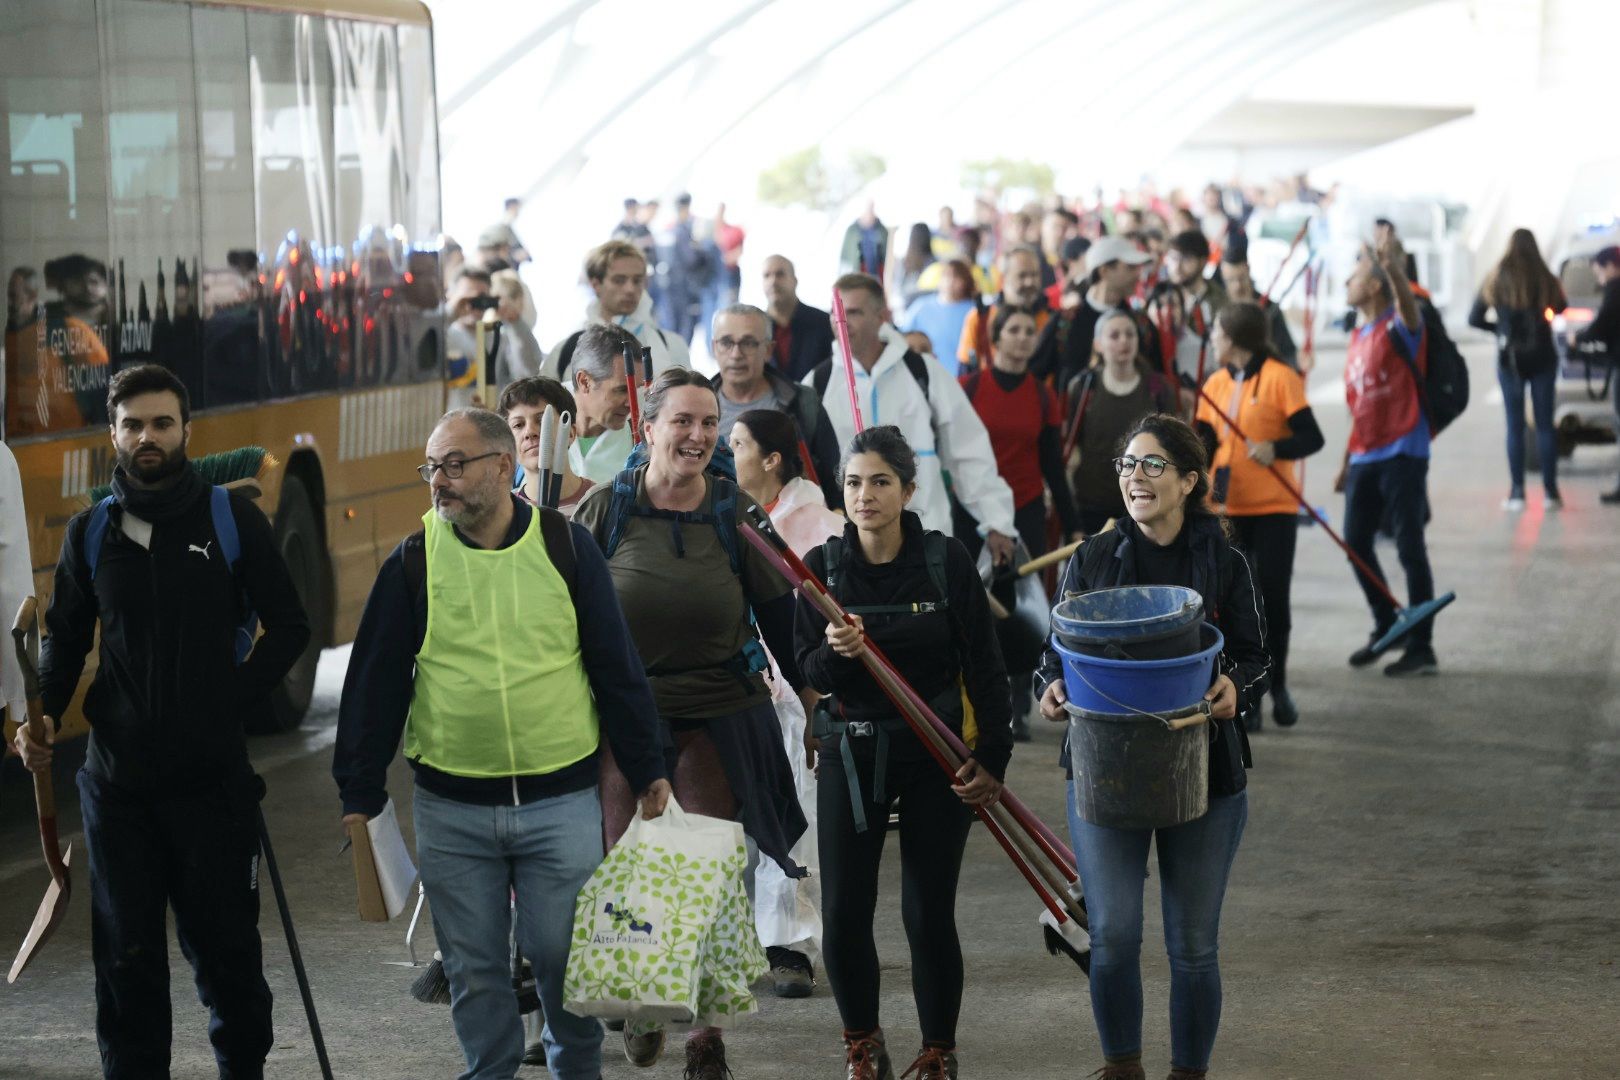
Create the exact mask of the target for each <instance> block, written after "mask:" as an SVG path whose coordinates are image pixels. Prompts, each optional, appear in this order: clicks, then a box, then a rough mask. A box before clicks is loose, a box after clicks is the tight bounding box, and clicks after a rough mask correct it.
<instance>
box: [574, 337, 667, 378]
mask: <svg viewBox="0 0 1620 1080" xmlns="http://www.w3.org/2000/svg"><path fill="white" fill-rule="evenodd" d="M612 325H613V326H616V327H618V328H619V329H620V330H624V327H622V326H619V325H618V324H617V323H613V324H612ZM653 329H654V330H656V331H658V340H659V341H661V342H663V343H664V348H665V349H666V350H668V348H669V338H667V337H665V336H664V331H663V330H661V329H659V328H658V327H656V326H654V327H653ZM624 332H625V334H627V335H629V334H630V331H628V330H624ZM583 333H585V331H584V329H583V328H581V329H579V330H575V331H574V332H573V333H572V334H569V335H568V336H567V337H566V338H564V339H563V343H562V351H561V352H559V353H558V354H557V381H558V382H560V383H562V384H563V385H564V386H568V385H569V383H568V369H569V368H570V367H572V366H573V364H574V350H575V349H576V348H578V347H579V338H580V335H581V334H583ZM631 336H634V335H631ZM570 389H571V387H570Z"/></svg>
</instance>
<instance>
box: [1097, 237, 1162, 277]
mask: <svg viewBox="0 0 1620 1080" xmlns="http://www.w3.org/2000/svg"><path fill="white" fill-rule="evenodd" d="M1150 258H1151V256H1149V255H1148V253H1147V252H1145V251H1141V250H1139V249H1138V248H1137V246H1136V245H1135V244H1133V243H1131V242H1130V241H1129V240H1127V239H1125V238H1124V237H1123V236H1105V237H1103V238H1102V239H1100V240H1098V241H1097V242H1096V243H1094V244H1092V245H1091V247H1090V248H1089V249H1088V250H1087V251H1086V273H1088V274H1089V273H1091V272H1092V271H1094V270H1096V269H1097V268H1098V267H1101V266H1107V265H1108V264H1109V263H1111V262H1122V263H1126V264H1127V265H1130V266H1141V265H1142V264H1143V263H1145V262H1148V261H1149V260H1150Z"/></svg>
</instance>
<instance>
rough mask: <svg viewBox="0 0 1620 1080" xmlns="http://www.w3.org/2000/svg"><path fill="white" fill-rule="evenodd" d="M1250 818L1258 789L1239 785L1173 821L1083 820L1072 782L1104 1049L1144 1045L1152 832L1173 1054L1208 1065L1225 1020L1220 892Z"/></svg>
mask: <svg viewBox="0 0 1620 1080" xmlns="http://www.w3.org/2000/svg"><path fill="white" fill-rule="evenodd" d="M1248 819H1249V796H1248V793H1247V792H1242V791H1240V792H1238V793H1237V794H1236V795H1227V796H1224V797H1221V798H1212V799H1210V800H1209V813H1207V814H1205V815H1204V816H1203V817H1201V818H1199V819H1198V820H1197V821H1189V822H1188V823H1187V824H1185V825H1177V826H1175V827H1174V828H1170V829H1110V828H1106V827H1104V826H1101V825H1091V824H1088V823H1086V822H1084V821H1081V820H1080V815H1079V813H1078V812H1077V811H1076V809H1075V801H1074V781H1073V780H1070V781H1069V835H1070V837H1071V839H1073V841H1074V855H1075V861H1076V862H1077V863H1078V868H1079V870H1080V884H1081V887H1082V888H1083V889H1084V890H1085V895H1086V913H1087V915H1088V916H1089V917H1090V921H1091V1014H1092V1016H1093V1017H1094V1018H1095V1019H1096V1021H1097V1035H1098V1037H1099V1038H1100V1040H1101V1042H1102V1049H1103V1055H1104V1056H1105V1057H1109V1058H1120V1057H1128V1056H1130V1055H1132V1054H1139V1053H1141V1052H1142V890H1143V882H1144V881H1146V880H1147V857H1148V842H1149V841H1150V840H1151V841H1154V842H1155V844H1156V845H1157V847H1158V849H1159V891H1160V894H1161V902H1162V905H1163V908H1164V947H1165V951H1166V952H1167V953H1169V955H1170V1062H1171V1064H1172V1065H1177V1066H1180V1067H1181V1068H1184V1069H1207V1068H1208V1067H1209V1058H1210V1054H1211V1052H1212V1051H1213V1050H1214V1049H1215V1032H1216V1029H1217V1028H1219V1027H1220V1022H1221V969H1220V964H1219V962H1218V958H1217V948H1216V947H1217V940H1218V937H1219V933H1220V924H1221V901H1222V900H1223V899H1224V898H1225V896H1226V879H1227V876H1228V875H1229V874H1230V873H1231V870H1232V860H1233V859H1234V858H1235V857H1236V856H1237V849H1238V841H1239V840H1241V839H1242V838H1243V826H1244V823H1245V822H1247V821H1248Z"/></svg>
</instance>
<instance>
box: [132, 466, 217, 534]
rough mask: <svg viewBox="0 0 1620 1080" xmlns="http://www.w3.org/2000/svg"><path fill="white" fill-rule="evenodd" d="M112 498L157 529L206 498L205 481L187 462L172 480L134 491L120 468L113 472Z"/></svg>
mask: <svg viewBox="0 0 1620 1080" xmlns="http://www.w3.org/2000/svg"><path fill="white" fill-rule="evenodd" d="M112 489H113V494H114V495H115V496H117V498H118V505H119V506H121V507H123V508H124V511H125V512H126V513H130V514H134V515H135V516H136V517H138V518H140V519H141V520H142V521H149V522H151V523H152V524H154V525H156V524H158V523H159V522H164V521H173V520H175V519H176V518H178V517H180V516H181V515H182V514H184V513H186V512H187V511H189V510H190V509H191V508H192V506H193V505H194V504H195V503H196V501H197V500H198V499H200V498H204V497H206V496H207V494H208V481H206V480H204V479H203V478H202V477H201V476H200V475H198V473H197V470H196V469H195V468H193V467H192V465H191V462H189V461H188V462H186V464H185V467H184V468H182V469H181V470H180V471H179V472H178V473H176V474H175V475H174V476H172V477H169V478H168V479H167V480H165V481H164V482H163V483H161V484H160V485H159V486H157V487H136V486H135V485H134V484H132V483H131V482H130V478H129V474H128V473H127V472H125V471H124V467H123V466H122V465H120V466H117V467H115V468H114V469H113V477H112Z"/></svg>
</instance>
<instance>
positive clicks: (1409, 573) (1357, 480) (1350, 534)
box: [1344, 454, 1434, 649]
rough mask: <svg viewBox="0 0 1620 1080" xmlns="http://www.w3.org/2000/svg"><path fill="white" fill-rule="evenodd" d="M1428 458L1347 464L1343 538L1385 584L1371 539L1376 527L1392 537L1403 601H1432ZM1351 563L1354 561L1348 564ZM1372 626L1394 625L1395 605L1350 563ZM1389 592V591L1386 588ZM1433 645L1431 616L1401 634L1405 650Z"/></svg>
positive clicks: (1373, 537) (1384, 628) (1387, 581)
mask: <svg viewBox="0 0 1620 1080" xmlns="http://www.w3.org/2000/svg"><path fill="white" fill-rule="evenodd" d="M1428 477H1429V459H1428V458H1414V457H1407V456H1406V455H1404V454H1402V455H1398V456H1396V457H1392V458H1388V459H1386V460H1384V461H1372V462H1366V463H1363V464H1360V465H1351V466H1350V471H1349V473H1348V475H1347V476H1346V478H1345V486H1344V542H1345V543H1346V544H1348V545H1349V547H1350V550H1352V551H1354V552H1355V553H1356V554H1357V555H1359V556H1361V558H1362V561H1364V562H1365V563H1366V564H1367V565H1368V567H1369V568H1371V570H1372V571H1373V572H1374V573H1375V574H1377V575H1378V577H1379V579H1380V580H1381V581H1383V582H1384V584H1385V586H1386V587H1388V586H1389V579H1388V578H1387V577H1385V576H1384V570H1383V567H1381V566H1379V564H1378V553H1377V552H1376V551H1375V550H1373V541H1374V539H1375V538H1376V536H1377V532H1378V527H1379V525H1381V524H1383V525H1387V526H1388V528H1389V530H1390V531H1391V532H1392V533H1394V535H1395V554H1396V556H1397V557H1398V558H1399V559H1400V562H1401V569H1402V570H1404V571H1405V572H1406V603H1407V606H1408V607H1412V606H1416V605H1418V604H1422V603H1425V602H1426V601H1429V600H1433V599H1434V571H1433V569H1432V568H1431V567H1430V565H1429V549H1428V545H1427V544H1426V543H1425V541H1424V539H1423V527H1424V526H1425V525H1427V524H1428V519H1429V489H1428ZM1352 566H1354V564H1352ZM1354 568H1355V572H1356V581H1357V583H1358V584H1360V585H1361V592H1362V595H1363V596H1365V597H1366V598H1367V606H1368V607H1369V608H1371V609H1372V614H1373V625H1374V627H1375V628H1376V629H1378V630H1387V629H1389V627H1390V626H1392V625H1394V623H1395V605H1393V604H1391V603H1390V602H1389V597H1388V596H1386V595H1385V594H1384V593H1383V591H1381V590H1380V589H1379V588H1378V587H1377V586H1375V585H1374V584H1373V583H1372V582H1371V581H1370V580H1369V579H1368V578H1367V575H1366V574H1364V573H1362V572H1361V568H1360V567H1359V566H1355V567H1354ZM1391 591H1393V589H1392V590H1391ZM1433 643H1434V620H1433V619H1426V620H1424V621H1423V622H1422V623H1421V624H1419V625H1418V626H1417V627H1416V628H1415V629H1414V630H1413V631H1412V632H1411V633H1410V634H1408V635H1407V638H1406V648H1407V649H1427V648H1429V647H1431V646H1432V645H1433Z"/></svg>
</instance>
